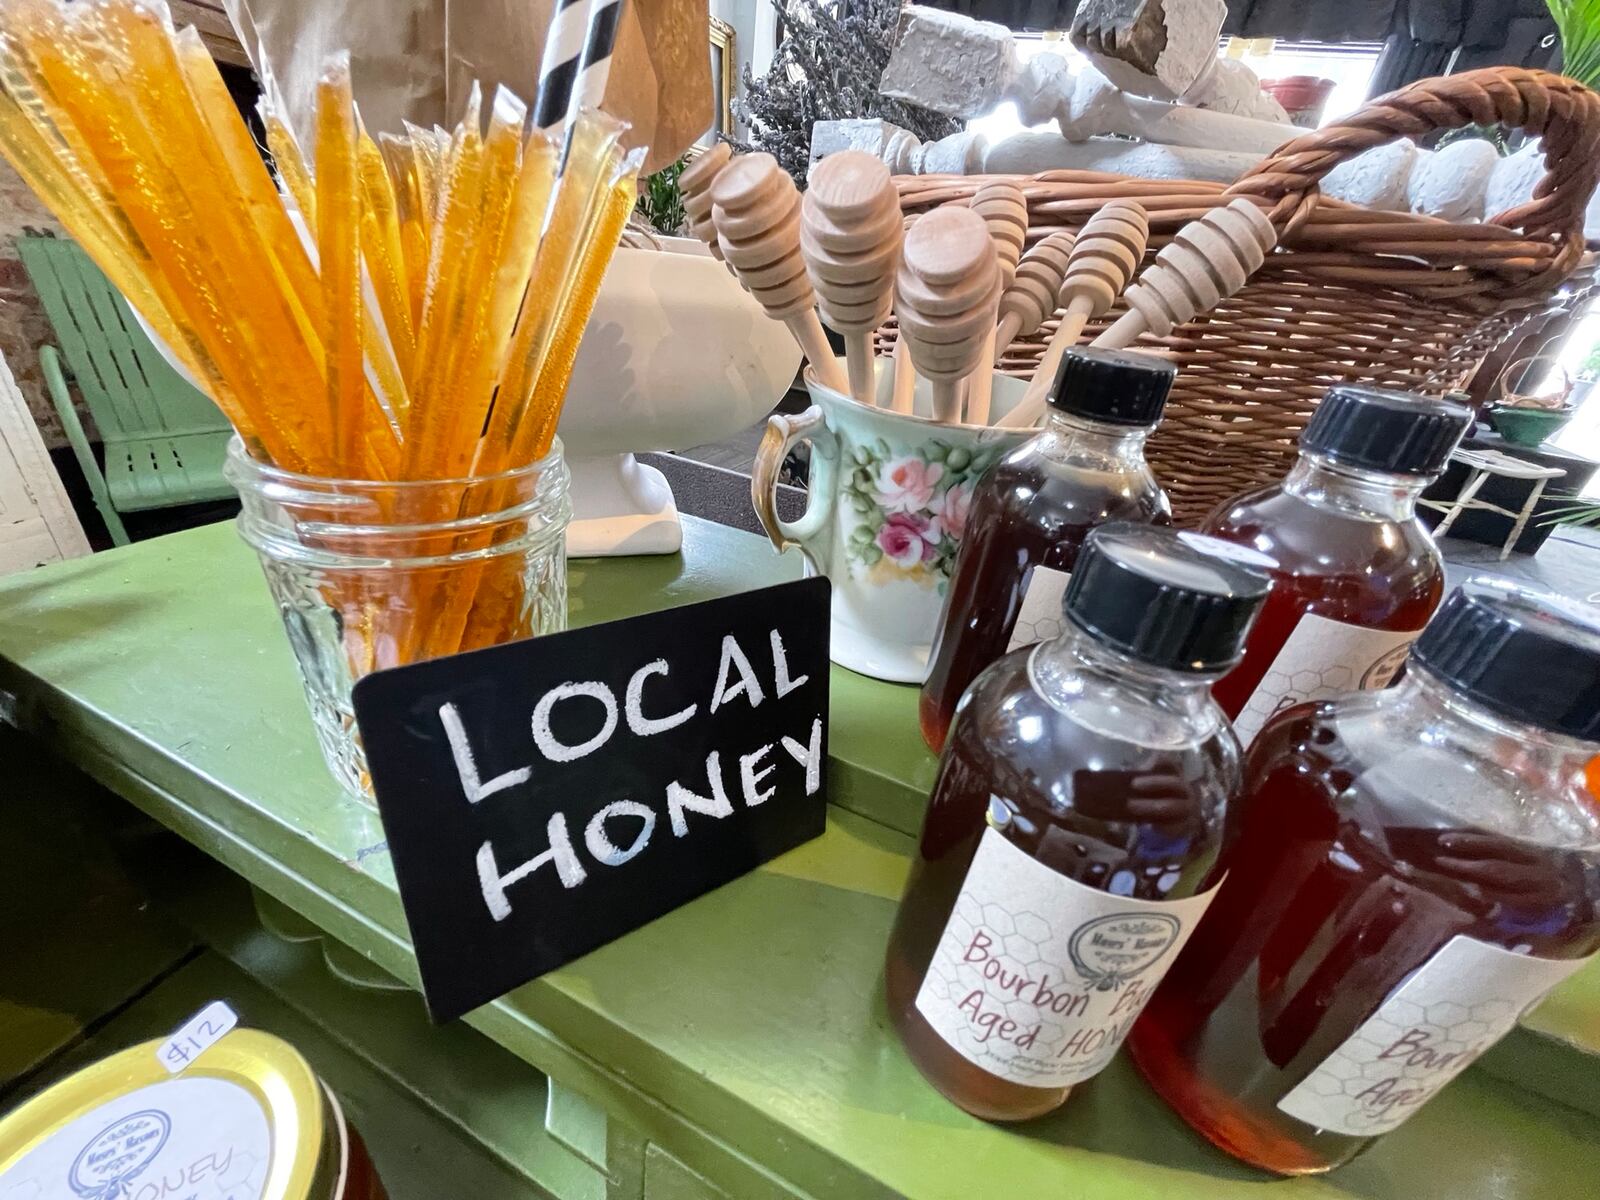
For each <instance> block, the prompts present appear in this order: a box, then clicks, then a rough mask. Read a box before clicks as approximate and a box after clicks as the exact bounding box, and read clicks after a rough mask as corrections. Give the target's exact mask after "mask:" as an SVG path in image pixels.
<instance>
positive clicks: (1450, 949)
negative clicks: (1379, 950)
mask: <svg viewBox="0 0 1600 1200" xmlns="http://www.w3.org/2000/svg"><path fill="white" fill-rule="evenodd" d="M1587 961H1588V959H1549V958H1534V957H1532V956H1531V955H1527V954H1514V953H1513V952H1511V951H1510V950H1506V949H1503V948H1502V947H1500V946H1492V945H1490V944H1488V943H1487V942H1480V941H1476V940H1474V939H1473V938H1469V937H1466V936H1464V935H1461V934H1457V935H1456V936H1455V937H1453V938H1451V939H1450V941H1449V942H1448V943H1446V944H1445V947H1444V949H1442V950H1440V951H1439V953H1438V954H1436V955H1434V956H1433V957H1432V958H1431V959H1429V960H1428V961H1427V962H1426V963H1424V964H1423V965H1422V966H1421V967H1419V968H1418V969H1417V970H1416V971H1415V972H1413V973H1412V974H1411V976H1410V978H1408V979H1407V980H1406V981H1405V983H1403V984H1401V985H1400V987H1398V988H1396V989H1395V991H1394V992H1393V994H1392V995H1390V997H1389V998H1388V999H1387V1000H1385V1001H1384V1002H1383V1003H1382V1004H1381V1005H1379V1007H1378V1010H1377V1011H1376V1012H1374V1013H1373V1014H1372V1016H1370V1017H1368V1018H1367V1019H1366V1020H1365V1021H1364V1022H1362V1024H1361V1027H1360V1028H1359V1029H1357V1030H1356V1031H1355V1032H1354V1033H1353V1034H1351V1035H1350V1037H1349V1038H1347V1039H1346V1040H1345V1041H1344V1043H1343V1044H1342V1045H1340V1047H1339V1048H1338V1049H1337V1050H1335V1051H1334V1052H1333V1053H1332V1054H1330V1055H1329V1056H1328V1057H1327V1058H1326V1059H1325V1060H1324V1061H1323V1062H1322V1063H1321V1065H1319V1066H1318V1067H1317V1068H1316V1069H1315V1070H1313V1071H1312V1072H1311V1073H1310V1074H1309V1075H1307V1076H1306V1077H1305V1078H1304V1079H1302V1080H1301V1081H1300V1082H1299V1083H1298V1084H1296V1085H1295V1087H1294V1090H1293V1091H1291V1092H1290V1093H1289V1094H1288V1095H1287V1096H1285V1097H1284V1098H1283V1099H1282V1100H1280V1101H1279V1102H1278V1107H1279V1108H1280V1109H1281V1110H1282V1111H1284V1112H1286V1113H1288V1114H1289V1115H1290V1116H1291V1117H1295V1118H1297V1119H1298V1120H1301V1121H1304V1122H1305V1123H1306V1124H1308V1125H1313V1126H1315V1127H1316V1128H1318V1129H1322V1130H1327V1131H1331V1132H1333V1133H1343V1134H1348V1135H1351V1136H1355V1137H1370V1136H1372V1135H1375V1134H1379V1133H1387V1132H1388V1131H1389V1130H1391V1129H1393V1128H1395V1127H1396V1126H1398V1125H1400V1124H1401V1123H1402V1122H1403V1121H1405V1119H1406V1118H1407V1117H1409V1116H1410V1115H1411V1114H1412V1113H1414V1112H1416V1111H1417V1109H1419V1108H1421V1107H1422V1105H1423V1104H1424V1103H1426V1102H1427V1101H1428V1100H1429V1099H1431V1098H1432V1097H1433V1096H1434V1095H1435V1094H1436V1093H1437V1092H1438V1091H1439V1089H1440V1088H1442V1087H1444V1085H1445V1084H1447V1083H1449V1082H1450V1081H1451V1080H1452V1079H1454V1078H1455V1077H1456V1076H1457V1075H1459V1074H1461V1072H1462V1071H1464V1070H1466V1069H1467V1067H1468V1066H1469V1065H1471V1063H1472V1060H1473V1059H1475V1058H1477V1057H1478V1055H1480V1054H1482V1053H1483V1052H1484V1051H1485V1050H1487V1049H1488V1048H1489V1047H1490V1046H1492V1045H1494V1044H1495V1043H1496V1042H1497V1041H1499V1040H1500V1039H1501V1038H1502V1037H1504V1036H1505V1035H1506V1034H1507V1033H1509V1032H1510V1031H1511V1028H1512V1026H1514V1025H1515V1024H1516V1023H1517V1019H1518V1018H1519V1017H1521V1016H1522V1014H1523V1013H1524V1012H1526V1011H1527V1010H1528V1009H1530V1008H1532V1007H1533V1006H1534V1005H1535V1004H1537V1003H1538V1002H1539V1001H1540V1000H1542V999H1544V996H1545V993H1547V992H1548V991H1549V990H1550V989H1551V988H1553V987H1555V986H1556V984H1558V983H1560V982H1561V981H1562V980H1563V979H1565V978H1566V977H1567V976H1568V975H1571V974H1572V973H1573V972H1574V971H1576V970H1578V968H1580V967H1582V966H1583V965H1584V963H1586V962H1587Z"/></svg>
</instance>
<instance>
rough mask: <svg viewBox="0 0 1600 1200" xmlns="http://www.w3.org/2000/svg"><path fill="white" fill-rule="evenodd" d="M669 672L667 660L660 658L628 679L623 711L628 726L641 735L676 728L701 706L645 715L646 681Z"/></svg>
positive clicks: (647, 664)
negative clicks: (665, 715) (659, 714)
mask: <svg viewBox="0 0 1600 1200" xmlns="http://www.w3.org/2000/svg"><path fill="white" fill-rule="evenodd" d="M666 673H667V660H666V659H664V658H658V659H656V660H655V662H652V663H646V664H645V665H644V666H642V667H640V668H639V669H638V670H637V671H635V672H634V673H633V678H632V679H630V680H628V694H627V696H626V697H625V698H624V700H623V704H622V708H623V712H624V713H625V714H626V715H627V718H628V728H629V729H631V730H633V732H634V733H636V734H638V735H639V736H640V737H649V736H650V735H651V734H655V733H665V732H667V730H669V729H676V728H677V727H678V726H679V725H682V724H683V723H684V722H685V721H687V720H688V719H689V718H690V717H692V716H694V714H695V710H696V709H697V708H699V707H700V706H699V705H698V704H691V705H689V707H688V708H683V709H679V710H678V711H677V712H675V713H673V714H672V715H671V716H670V717H647V716H645V715H644V681H645V680H646V679H649V678H650V676H652V675H665V674H666Z"/></svg>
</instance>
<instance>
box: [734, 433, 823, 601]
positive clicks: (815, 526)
mask: <svg viewBox="0 0 1600 1200" xmlns="http://www.w3.org/2000/svg"><path fill="white" fill-rule="evenodd" d="M800 441H809V442H810V443H811V480H810V486H809V489H808V492H809V494H808V497H807V500H806V511H805V512H804V513H803V514H802V515H801V517H800V519H799V520H798V521H785V520H784V519H783V518H782V517H780V516H778V476H779V474H780V473H781V472H782V470H783V460H784V459H785V458H786V457H788V454H789V450H790V448H791V447H793V446H794V444H795V443H796V442H800ZM838 468H839V437H838V435H837V434H836V433H834V431H833V430H831V429H829V428H828V425H827V422H826V421H825V420H824V419H823V416H822V410H821V409H820V408H818V407H817V406H816V405H815V404H813V405H812V406H811V407H810V408H808V409H806V410H805V412H803V413H801V414H799V415H798V416H793V417H791V416H789V415H788V414H787V413H774V414H773V415H772V416H770V417H768V418H767V428H766V432H765V433H763V434H762V435H761V445H760V447H759V448H758V449H757V450H756V462H755V468H754V470H753V471H752V472H751V475H750V501H751V503H752V504H754V505H755V510H756V516H757V517H759V518H760V520H761V528H763V529H764V530H766V531H767V537H768V538H770V539H771V541H772V544H773V546H775V547H776V548H777V550H778V552H779V553H780V554H781V553H783V552H784V551H785V550H788V549H789V547H791V546H798V547H800V551H801V553H803V554H804V555H805V556H806V558H807V559H809V560H810V562H811V565H812V567H813V568H814V569H815V570H816V571H817V573H818V574H826V558H827V555H826V554H824V553H822V552H821V547H820V546H819V545H818V542H819V541H820V539H821V537H822V535H823V534H824V533H825V532H826V531H827V528H828V522H829V520H830V519H831V518H832V516H833V506H834V502H835V494H834V486H833V482H834V477H835V476H836V475H837V474H838Z"/></svg>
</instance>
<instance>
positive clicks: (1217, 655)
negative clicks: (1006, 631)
mask: <svg viewBox="0 0 1600 1200" xmlns="http://www.w3.org/2000/svg"><path fill="white" fill-rule="evenodd" d="M1270 586H1271V581H1270V580H1269V579H1268V578H1267V576H1265V575H1263V574H1261V573H1260V572H1259V571H1254V570H1251V569H1250V568H1249V567H1247V566H1245V565H1244V564H1243V562H1242V561H1241V559H1240V556H1239V555H1238V553H1237V547H1234V546H1230V545H1229V544H1228V543H1226V542H1221V541H1217V540H1216V539H1214V538H1208V537H1202V536H1201V535H1200V534H1196V533H1177V532H1175V531H1173V530H1171V529H1163V528H1158V527H1156V526H1151V525H1135V524H1131V523H1129V522H1117V523H1114V524H1110V525H1102V526H1100V528H1098V529H1096V530H1094V531H1093V532H1092V533H1090V534H1089V537H1088V539H1087V540H1086V541H1085V542H1084V544H1083V549H1082V550H1081V551H1080V552H1079V554H1078V561H1077V564H1076V566H1074V567H1073V570H1072V582H1071V583H1069V584H1068V585H1067V595H1066V600H1065V601H1064V603H1063V608H1064V610H1065V612H1066V615H1067V619H1068V620H1069V621H1071V622H1072V623H1073V624H1074V625H1076V626H1077V627H1078V628H1079V629H1081V630H1083V631H1084V632H1085V633H1087V634H1089V635H1090V636H1091V637H1093V638H1095V639H1097V640H1098V641H1100V642H1103V643H1104V644H1106V645H1108V646H1110V647H1111V648H1112V649H1113V650H1119V651H1121V652H1122V653H1123V654H1126V655H1128V656H1130V657H1132V658H1136V659H1138V660H1139V661H1140V662H1146V663H1149V664H1151V665H1152V666H1157V667H1167V668H1171V669H1173V670H1178V671H1216V670H1220V669H1222V668H1225V667H1231V666H1232V665H1233V664H1234V663H1236V662H1238V661H1239V659H1240V657H1241V656H1242V655H1243V653H1244V639H1245V634H1246V633H1248V632H1249V630H1250V624H1251V622H1252V621H1254V620H1255V616H1256V613H1257V612H1258V611H1259V610H1260V608H1261V602H1262V600H1264V599H1265V598H1266V595H1267V589H1268V588H1269V587H1270Z"/></svg>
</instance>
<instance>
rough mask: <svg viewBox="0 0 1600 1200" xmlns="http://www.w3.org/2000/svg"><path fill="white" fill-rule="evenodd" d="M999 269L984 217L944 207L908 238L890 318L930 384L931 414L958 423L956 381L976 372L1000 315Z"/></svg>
mask: <svg viewBox="0 0 1600 1200" xmlns="http://www.w3.org/2000/svg"><path fill="white" fill-rule="evenodd" d="M1000 291H1001V286H1000V265H999V263H998V262H996V261H995V253H994V243H993V242H992V241H991V240H990V238H989V229H988V226H986V225H985V224H984V221H983V218H982V217H980V216H978V214H977V213H975V212H973V211H972V210H971V209H970V208H959V207H957V206H955V205H948V204H947V205H945V206H943V207H942V208H936V209H934V210H933V211H932V212H930V213H927V214H925V215H924V216H922V217H920V218H919V219H918V220H917V222H916V223H915V224H914V225H912V226H911V229H910V230H909V231H908V232H907V233H906V237H905V246H904V248H903V249H902V250H901V254H900V270H899V272H898V273H897V274H896V276H895V312H896V314H897V315H898V316H899V318H900V336H901V337H903V338H905V339H906V343H907V348H908V349H909V350H910V353H911V361H912V363H913V365H915V367H916V369H917V374H919V375H923V376H926V377H927V378H928V379H930V380H932V382H933V415H934V418H935V419H936V420H939V421H944V422H947V423H955V422H957V421H959V420H960V419H961V391H960V386H961V381H962V380H963V379H965V378H966V377H967V376H968V375H970V374H972V372H973V371H974V370H976V369H977V368H978V367H979V366H980V365H981V366H984V367H987V366H988V364H987V363H985V362H984V360H983V350H984V347H985V345H987V343H988V340H989V337H990V335H991V334H992V333H993V331H994V323H995V316H996V314H997V313H998V312H999V308H1000Z"/></svg>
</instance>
